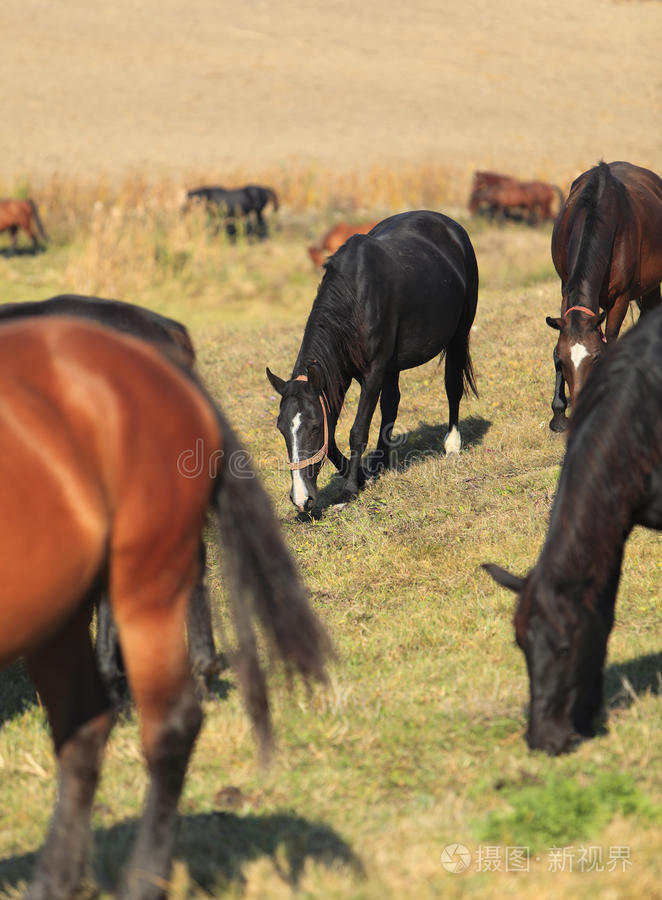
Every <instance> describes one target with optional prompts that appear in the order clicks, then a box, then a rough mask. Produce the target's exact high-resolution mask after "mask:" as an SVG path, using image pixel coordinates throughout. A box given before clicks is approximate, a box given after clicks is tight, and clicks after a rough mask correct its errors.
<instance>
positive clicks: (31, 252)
mask: <svg viewBox="0 0 662 900" xmlns="http://www.w3.org/2000/svg"><path fill="white" fill-rule="evenodd" d="M45 252H46V248H45V247H33V246H32V245H25V246H24V245H21V246H20V247H11V246H10V247H0V257H4V258H5V259H11V257H13V256H38V255H39V254H40V253H45Z"/></svg>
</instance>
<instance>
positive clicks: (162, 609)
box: [111, 546, 202, 900]
mask: <svg viewBox="0 0 662 900" xmlns="http://www.w3.org/2000/svg"><path fill="white" fill-rule="evenodd" d="M195 553H196V548H195V546H193V547H191V554H190V557H191V558H190V565H187V567H186V570H188V571H189V572H190V577H188V578H187V579H185V583H184V584H182V586H181V587H180V588H179V590H177V592H176V594H175V595H174V596H173V594H172V588H171V587H170V588H169V579H170V578H171V576H172V572H171V573H170V574H169V575H167V576H164V577H163V578H162V579H159V578H155V579H154V581H153V583H152V584H151V585H150V587H149V589H143V590H142V591H141V592H140V594H138V595H136V594H134V593H133V592H132V590H131V589H130V588H126V589H123V588H122V587H121V585H122V584H130V583H131V581H130V580H125V579H124V578H122V577H121V576H120V577H119V578H115V579H113V578H112V577H111V581H112V582H113V583H114V584H116V590H115V591H114V594H113V612H114V615H115V621H116V622H117V627H118V630H119V635H120V641H121V643H122V649H123V652H124V658H125V663H126V668H127V675H128V679H129V685H130V687H131V692H132V694H133V697H134V700H135V702H136V706H137V708H138V711H139V713H140V717H141V731H142V741H143V749H144V753H145V757H146V759H147V766H148V769H149V776H150V781H149V788H148V791H147V799H146V803H145V808H144V812H143V817H142V821H141V824H140V830H139V833H138V837H137V840H136V844H135V847H134V850H133V853H132V856H131V860H130V862H129V866H128V869H127V872H126V874H125V877H124V880H123V883H122V886H121V888H120V892H119V896H120V897H122V898H125V900H129V898H131V900H134V898H136V900H137V898H140V900H160V898H162V897H163V896H164V894H165V893H166V885H167V881H168V878H169V875H170V866H171V860H172V852H173V847H174V841H175V826H176V818H177V805H178V802H179V796H180V794H181V790H182V786H183V783H184V775H185V773H186V767H187V765H188V760H189V757H190V754H191V751H192V749H193V744H194V742H195V739H196V737H197V734H198V731H199V729H200V725H201V722H202V710H201V708H200V704H199V702H198V700H197V697H196V692H195V685H194V681H193V677H192V675H191V666H190V662H189V657H188V650H187V647H186V640H185V624H186V611H187V607H188V603H189V597H190V594H191V589H192V587H193V583H194V581H195V574H196V567H195V562H196V559H195Z"/></svg>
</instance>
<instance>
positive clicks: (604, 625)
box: [485, 564, 611, 755]
mask: <svg viewBox="0 0 662 900" xmlns="http://www.w3.org/2000/svg"><path fill="white" fill-rule="evenodd" d="M485 569H486V570H487V571H488V572H489V573H490V575H491V576H492V577H493V578H494V580H495V581H496V582H498V584H501V585H502V586H503V587H506V588H509V589H510V590H513V591H515V592H516V593H517V594H518V602H517V609H516V612H515V636H516V640H517V643H518V645H519V647H520V649H521V650H522V651H523V653H524V656H525V657H526V667H527V671H528V674H529V685H530V707H529V724H528V729H527V732H526V740H527V743H528V745H529V747H531V749H532V750H536V749H540V750H545V751H546V752H547V753H549V754H551V755H556V754H557V753H562V752H563V751H565V750H567V749H569V748H570V746H571V745H572V740H573V737H574V736H575V735H580V736H582V737H592V736H593V735H594V734H595V724H594V723H595V718H596V716H597V715H598V713H599V712H600V707H601V705H602V670H603V666H604V660H605V655H606V652H607V638H608V637H609V630H610V628H611V623H609V622H605V621H604V620H603V619H602V616H601V615H600V614H599V612H597V611H596V610H591V609H589V608H588V607H586V606H583V605H582V604H581V603H577V602H571V601H569V600H568V598H567V595H566V594H565V591H564V589H563V587H561V586H559V587H558V588H556V589H555V588H553V587H550V586H549V585H546V584H544V583H542V582H541V581H540V579H539V578H536V577H535V574H534V573H532V574H531V575H529V577H528V578H518V577H517V576H515V575H511V574H510V572H507V571H506V570H505V569H501V568H500V567H499V566H495V565H491V564H488V565H486V566H485Z"/></svg>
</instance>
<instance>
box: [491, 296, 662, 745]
mask: <svg viewBox="0 0 662 900" xmlns="http://www.w3.org/2000/svg"><path fill="white" fill-rule="evenodd" d="M660 360H662V310H657V311H655V312H653V313H651V314H650V315H649V316H648V317H647V318H646V321H645V322H640V323H638V324H637V325H635V326H634V328H632V330H631V331H629V332H628V333H627V334H626V335H625V336H624V337H623V338H622V339H621V340H620V341H619V342H618V343H617V344H616V345H615V347H614V348H613V349H612V350H611V351H610V352H609V353H607V354H605V355H604V356H603V357H602V359H600V360H599V361H598V362H597V363H596V365H595V369H594V371H593V373H592V375H591V377H590V378H589V379H588V381H587V382H586V384H585V385H584V387H583V388H582V392H581V395H580V396H579V399H578V401H577V406H576V409H575V410H574V412H573V414H572V418H571V419H570V428H569V437H568V444H567V449H566V454H565V459H564V462H563V468H562V471H561V477H560V480H559V485H558V490H557V493H556V497H555V499H554V504H553V507H552V512H551V515H550V520H549V526H548V529H547V536H546V538H545V543H544V546H543V548H542V551H541V553H540V556H539V557H538V562H537V563H536V565H535V567H534V568H533V569H532V570H531V572H529V574H528V576H527V577H526V578H519V577H517V576H515V575H511V574H510V573H509V572H506V571H505V570H504V569H501V568H499V566H495V565H486V566H485V568H486V569H487V571H488V572H489V573H490V574H491V575H492V577H493V578H494V579H495V580H496V581H497V582H498V583H499V584H501V585H503V586H504V587H506V588H509V589H510V590H512V591H515V592H517V593H518V601H517V609H516V612H515V634H516V638H517V643H518V644H519V646H520V647H521V649H522V650H523V651H524V655H525V656H526V665H527V669H528V674H529V683H530V694H531V703H530V707H529V723H528V729H527V734H526V737H527V741H528V743H529V746H530V747H531V748H541V749H543V750H546V751H547V752H548V753H550V754H556V753H561V752H562V751H564V750H566V749H568V748H569V747H570V746H571V744H572V741H573V738H574V736H575V735H581V736H592V735H593V734H594V733H595V728H594V719H595V717H596V715H597V714H598V713H599V711H600V707H601V705H602V680H603V669H604V662H605V656H606V651H607V639H608V637H609V634H610V631H611V628H612V626H613V624H614V605H615V601H616V592H617V589H618V582H619V578H620V572H621V563H622V560H623V550H624V545H625V542H626V541H627V539H628V536H629V534H630V532H631V530H632V528H633V527H634V526H635V525H643V526H645V527H646V528H652V529H656V530H658V531H660V530H662V416H661V415H660V410H661V409H662V367H661V366H660Z"/></svg>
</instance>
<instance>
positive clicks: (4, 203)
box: [0, 199, 48, 253]
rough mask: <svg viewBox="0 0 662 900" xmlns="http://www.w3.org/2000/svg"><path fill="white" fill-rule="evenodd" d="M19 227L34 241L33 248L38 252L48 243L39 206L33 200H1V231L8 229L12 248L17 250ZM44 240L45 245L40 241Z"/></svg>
mask: <svg viewBox="0 0 662 900" xmlns="http://www.w3.org/2000/svg"><path fill="white" fill-rule="evenodd" d="M19 229H23V231H24V232H25V233H26V234H27V236H28V237H29V238H30V240H31V241H32V249H33V250H34V252H35V253H36V252H37V251H38V250H42V249H44V248H45V247H46V244H47V243H48V237H47V236H46V232H45V230H44V226H43V225H42V222H41V218H40V216H39V212H38V210H37V206H36V204H35V202H34V201H33V200H14V199H10V200H0V231H8V232H9V234H10V235H11V250H12V253H15V252H16V249H17V246H18V232H19ZM39 238H41V240H42V241H43V246H42V244H41V243H40V241H39Z"/></svg>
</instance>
